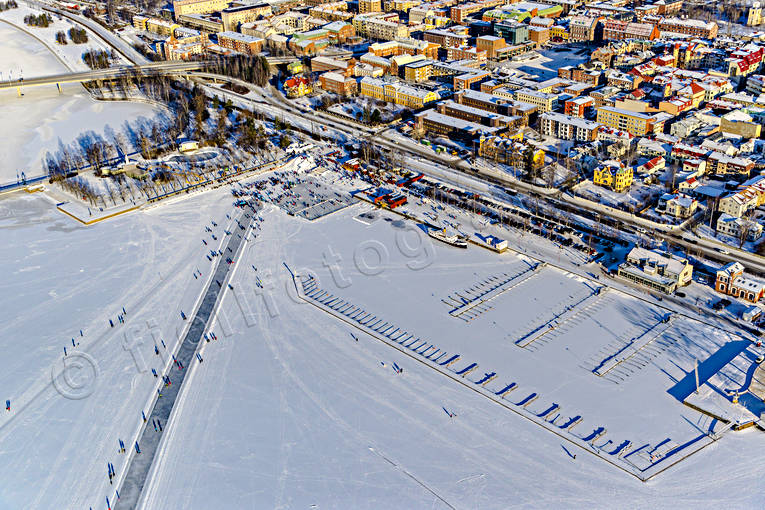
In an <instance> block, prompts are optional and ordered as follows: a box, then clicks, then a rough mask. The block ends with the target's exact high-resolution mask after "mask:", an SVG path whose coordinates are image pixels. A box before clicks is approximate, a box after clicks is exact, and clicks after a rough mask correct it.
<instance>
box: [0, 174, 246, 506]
mask: <svg viewBox="0 0 765 510" xmlns="http://www.w3.org/2000/svg"><path fill="white" fill-rule="evenodd" d="M232 209H233V208H232V200H231V195H230V194H229V193H228V191H227V190H225V189H222V188H221V189H218V190H211V191H208V192H204V193H200V194H196V195H193V196H190V197H187V198H185V200H175V201H168V202H166V203H164V204H162V206H161V207H155V208H149V209H146V210H143V211H141V212H137V213H133V214H130V215H126V216H121V217H118V218H114V219H111V220H109V221H107V222H102V223H98V224H96V225H93V226H90V227H82V226H80V225H79V224H77V223H76V222H74V221H73V220H71V219H70V218H67V217H66V216H64V215H63V214H61V213H60V212H58V211H57V210H56V209H55V208H54V206H53V204H51V203H49V201H48V200H47V199H46V198H45V197H44V196H42V194H39V193H35V194H31V195H30V194H26V193H23V192H19V193H15V194H11V195H6V196H4V197H2V198H0V236H2V237H1V238H2V239H3V243H4V249H3V252H2V255H0V267H3V279H2V282H0V289H1V291H0V309H2V311H3V312H2V318H3V320H2V323H1V325H0V331H2V335H1V336H2V338H3V340H2V341H3V356H2V360H1V361H0V363H1V366H0V388H2V397H3V399H10V400H11V411H10V412H6V411H3V414H2V415H0V445H2V448H0V479H2V480H3V484H2V486H0V508H4V509H22V508H88V507H93V508H105V500H104V498H105V497H106V496H109V497H112V496H113V494H114V493H113V490H114V486H110V485H109V481H108V479H107V476H106V464H107V462H112V463H113V464H114V466H115V468H116V470H117V473H118V475H120V474H121V473H122V470H123V468H124V465H125V464H124V463H125V455H118V454H117V440H118V438H122V439H123V440H124V441H125V443H126V445H127V446H128V447H130V445H132V439H131V438H133V436H134V435H135V434H136V432H137V430H138V426H139V424H140V421H141V410H142V409H146V403H147V401H148V400H149V399H151V398H152V396H153V395H154V393H155V390H156V385H157V383H156V381H157V379H155V378H154V377H153V376H152V375H151V372H150V369H151V368H156V369H157V370H159V369H161V368H162V366H163V364H164V361H166V360H167V358H168V357H169V356H168V355H167V351H166V350H165V349H164V348H163V347H162V345H161V343H160V340H164V341H165V342H166V344H167V347H168V348H171V347H172V345H173V341H174V340H173V339H174V338H178V336H177V335H176V330H177V329H178V328H180V327H182V326H183V324H184V322H183V321H182V320H181V318H180V311H181V310H186V311H187V313H188V311H189V310H191V309H192V308H193V306H194V302H195V300H196V299H197V298H198V296H199V294H200V292H201V290H202V288H203V285H204V279H205V278H206V277H207V276H209V275H208V274H207V273H208V268H209V267H210V265H211V263H210V262H209V261H208V260H207V258H206V256H205V254H206V253H208V252H209V250H210V249H211V248H212V247H213V246H217V244H216V241H214V240H213V239H212V238H211V235H212V234H210V233H207V232H205V229H204V227H205V225H207V226H210V227H211V228H212V229H213V231H214V233H215V234H216V236H217V237H218V239H219V240H221V239H222V238H223V236H224V233H223V229H224V228H231V227H228V226H227V219H226V213H227V212H229V211H231V210H232ZM211 219H214V220H215V221H216V223H218V225H219V226H218V227H213V226H212V225H211V223H210V220H211ZM202 238H205V239H206V240H207V242H208V246H205V245H204V244H203V243H202V242H201V239H202ZM196 268H199V270H200V271H202V272H203V277H201V278H198V279H195V278H194V276H193V273H194V271H195V270H196ZM123 306H124V307H125V308H126V311H127V314H128V315H127V323H126V324H124V325H121V324H119V322H118V320H117V315H118V314H121V313H122V307H123ZM109 319H111V320H112V321H113V322H114V323H115V327H114V328H111V327H110V326H109ZM80 330H82V331H83V335H84V336H82V337H81V336H80ZM152 331H153V332H154V333H155V334H156V335H157V337H159V338H156V337H155V338H152ZM72 338H74V339H75V343H78V344H79V345H78V346H77V347H75V348H73V347H72V343H71V339H72ZM155 342H156V343H158V344H159V348H160V351H161V354H162V358H160V357H158V356H156V355H155V354H154V344H155ZM64 348H67V350H68V355H67V359H68V360H69V363H70V364H71V365H70V366H69V368H68V369H67V371H65V375H67V376H68V379H64V378H62V377H56V379H55V380H56V382H55V384H54V383H53V374H56V375H58V374H59V373H61V371H62V370H63V369H64V365H63V363H64ZM91 363H92V364H91ZM94 367H95V368H94Z"/></svg>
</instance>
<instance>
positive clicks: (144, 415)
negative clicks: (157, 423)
mask: <svg viewBox="0 0 765 510" xmlns="http://www.w3.org/2000/svg"><path fill="white" fill-rule="evenodd" d="M141 418H143V422H144V423H146V414H144V412H143V411H141Z"/></svg>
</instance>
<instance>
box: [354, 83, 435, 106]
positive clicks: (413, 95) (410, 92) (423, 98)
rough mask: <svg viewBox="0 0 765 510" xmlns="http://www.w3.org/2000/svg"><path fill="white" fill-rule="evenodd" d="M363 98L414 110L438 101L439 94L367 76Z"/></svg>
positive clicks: (362, 89) (362, 93)
mask: <svg viewBox="0 0 765 510" xmlns="http://www.w3.org/2000/svg"><path fill="white" fill-rule="evenodd" d="M359 93H360V94H361V95H362V96H367V97H371V98H374V99H377V100H380V101H387V102H389V103H396V104H398V105H401V106H405V107H407V108H411V109H413V110H417V109H419V108H422V107H423V106H425V105H426V104H429V103H432V102H434V101H438V99H439V96H438V94H437V93H435V92H433V91H430V90H424V89H418V88H415V87H410V86H408V85H404V84H402V83H399V82H386V81H383V80H379V79H377V78H371V77H369V76H365V77H364V78H362V79H361V90H360V92H359Z"/></svg>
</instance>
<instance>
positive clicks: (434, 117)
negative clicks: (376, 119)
mask: <svg viewBox="0 0 765 510" xmlns="http://www.w3.org/2000/svg"><path fill="white" fill-rule="evenodd" d="M414 118H415V125H416V127H417V129H418V130H421V131H423V132H426V133H430V134H434V135H439V136H448V137H455V138H460V139H462V140H466V141H470V140H474V139H475V138H478V137H480V136H485V135H493V134H496V133H499V132H501V131H503V130H504V129H505V128H500V127H488V126H484V125H482V124H478V123H476V122H470V121H468V120H463V119H460V118H456V117H450V116H448V115H444V114H441V113H438V112H435V111H433V110H427V111H424V112H421V113H418V114H417V115H415V117H414Z"/></svg>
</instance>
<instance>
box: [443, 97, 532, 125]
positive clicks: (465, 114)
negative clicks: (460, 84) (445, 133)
mask: <svg viewBox="0 0 765 510" xmlns="http://www.w3.org/2000/svg"><path fill="white" fill-rule="evenodd" d="M436 111H437V112H438V113H440V114H443V115H448V116H449V117H454V118H457V119H462V120H467V121H470V122H475V123H477V124H481V125H484V126H489V127H504V128H510V127H515V126H518V125H519V123H520V118H518V117H508V116H506V115H500V114H498V113H491V112H487V111H486V110H481V109H480V108H473V107H472V106H466V105H463V104H459V103H456V102H454V101H453V100H451V99H449V100H446V101H441V102H439V103H438V104H437V105H436Z"/></svg>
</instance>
